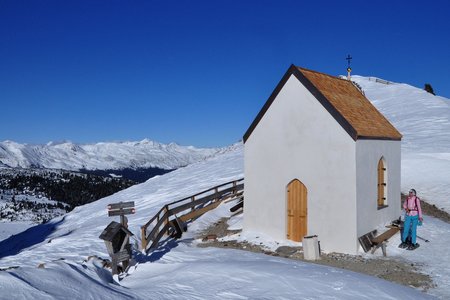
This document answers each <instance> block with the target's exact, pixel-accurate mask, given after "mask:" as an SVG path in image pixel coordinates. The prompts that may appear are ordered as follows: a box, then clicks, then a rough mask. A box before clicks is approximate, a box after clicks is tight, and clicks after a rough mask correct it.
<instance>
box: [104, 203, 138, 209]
mask: <svg viewBox="0 0 450 300" xmlns="http://www.w3.org/2000/svg"><path fill="white" fill-rule="evenodd" d="M133 207H134V201H129V202H119V203H111V204H108V209H109V210H112V209H121V208H133Z"/></svg>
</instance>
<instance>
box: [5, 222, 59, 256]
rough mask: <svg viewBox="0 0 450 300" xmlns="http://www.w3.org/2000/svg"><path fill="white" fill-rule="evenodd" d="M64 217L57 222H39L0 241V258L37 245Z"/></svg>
mask: <svg viewBox="0 0 450 300" xmlns="http://www.w3.org/2000/svg"><path fill="white" fill-rule="evenodd" d="M64 219H65V217H63V218H62V219H61V220H59V221H57V222H52V221H50V222H48V223H45V224H39V225H36V226H34V227H31V228H28V229H27V230H25V231H23V232H21V233H18V234H15V235H12V236H10V237H9V238H7V239H5V240H3V241H1V242H0V259H1V258H3V257H6V256H11V255H16V254H18V253H20V252H21V251H22V250H24V249H26V248H29V247H32V246H34V245H37V244H39V243H41V242H43V241H45V239H46V238H47V237H48V236H49V235H50V234H52V233H53V232H54V231H55V230H56V228H57V227H58V226H59V225H60V224H62V222H64Z"/></svg>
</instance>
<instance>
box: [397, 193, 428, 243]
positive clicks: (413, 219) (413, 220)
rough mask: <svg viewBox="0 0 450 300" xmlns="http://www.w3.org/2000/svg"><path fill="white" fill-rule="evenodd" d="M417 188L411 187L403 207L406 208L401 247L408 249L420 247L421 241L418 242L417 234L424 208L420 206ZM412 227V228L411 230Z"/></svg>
mask: <svg viewBox="0 0 450 300" xmlns="http://www.w3.org/2000/svg"><path fill="white" fill-rule="evenodd" d="M416 194H417V193H416V190H415V189H411V190H410V191H409V195H408V197H407V198H406V200H405V202H404V203H403V209H404V210H405V223H404V227H403V234H402V243H401V244H400V246H399V247H400V248H407V249H408V250H414V249H416V248H417V247H419V243H416V236H417V224H418V223H419V221H420V222H422V221H423V218H422V208H421V207H420V199H419V197H417V196H416ZM410 227H412V228H411V230H410ZM410 231H411V244H409V245H408V244H407V243H406V240H407V238H408V236H409V233H410Z"/></svg>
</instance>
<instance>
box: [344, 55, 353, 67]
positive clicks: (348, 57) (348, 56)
mask: <svg viewBox="0 0 450 300" xmlns="http://www.w3.org/2000/svg"><path fill="white" fill-rule="evenodd" d="M352 58H353V57H351V56H350V54H349V55H347V58H345V59H346V60H347V61H348V67H349V68H350V61H351V60H352Z"/></svg>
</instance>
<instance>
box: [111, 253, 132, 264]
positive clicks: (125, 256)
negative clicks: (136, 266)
mask: <svg viewBox="0 0 450 300" xmlns="http://www.w3.org/2000/svg"><path fill="white" fill-rule="evenodd" d="M112 258H113V259H115V260H116V261H117V262H121V261H124V260H127V259H130V258H131V257H130V253H128V251H127V250H122V251H119V252H117V253H114V254H113V257H112Z"/></svg>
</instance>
